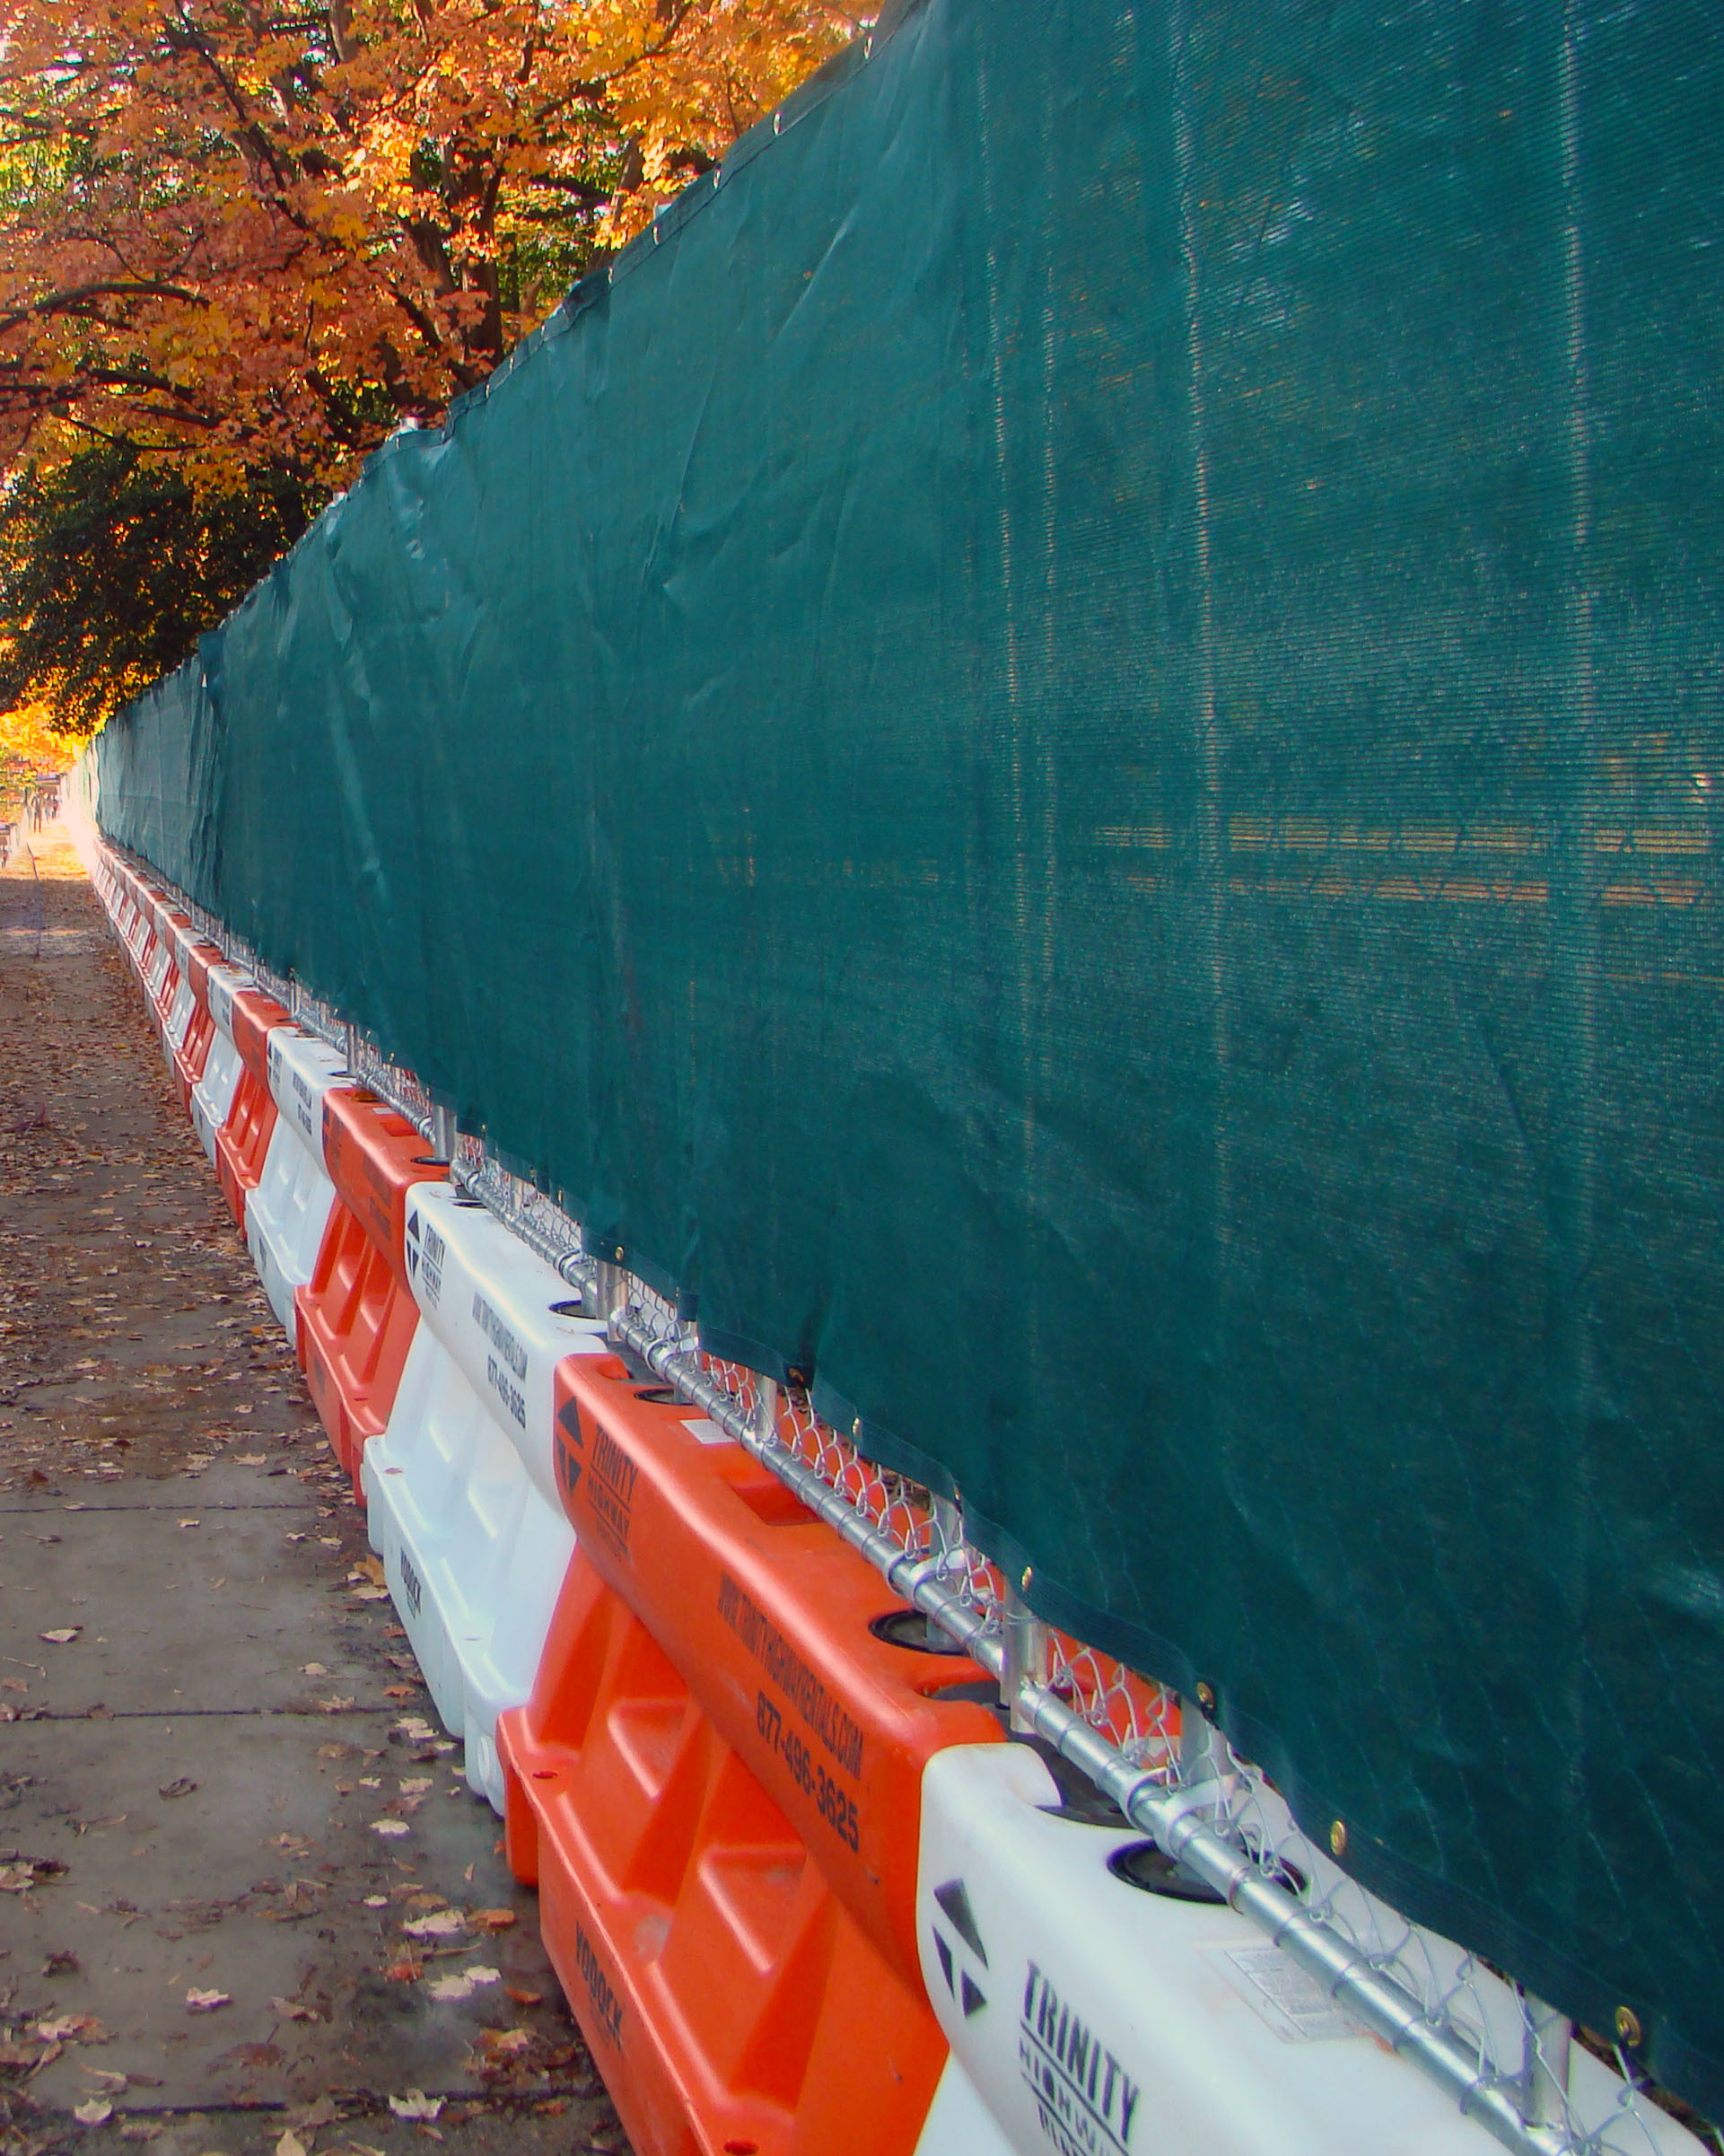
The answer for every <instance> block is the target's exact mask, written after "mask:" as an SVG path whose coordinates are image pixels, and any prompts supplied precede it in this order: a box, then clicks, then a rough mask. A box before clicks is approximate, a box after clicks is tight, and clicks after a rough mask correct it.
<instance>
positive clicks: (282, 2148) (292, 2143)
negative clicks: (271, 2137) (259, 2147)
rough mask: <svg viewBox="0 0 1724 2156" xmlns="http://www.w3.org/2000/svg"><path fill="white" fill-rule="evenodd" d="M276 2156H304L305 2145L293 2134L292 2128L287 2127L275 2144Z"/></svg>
mask: <svg viewBox="0 0 1724 2156" xmlns="http://www.w3.org/2000/svg"><path fill="white" fill-rule="evenodd" d="M276 2156H305V2143H303V2142H302V2140H301V2139H300V2137H299V2135H298V2134H295V2133H294V2131H293V2127H292V2126H289V2127H288V2129H287V2131H286V2133H284V2134H283V2135H282V2137H281V2139H280V2140H279V2141H278V2142H277V2143H276Z"/></svg>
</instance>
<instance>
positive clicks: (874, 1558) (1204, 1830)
mask: <svg viewBox="0 0 1724 2156" xmlns="http://www.w3.org/2000/svg"><path fill="white" fill-rule="evenodd" d="M564 1277H565V1278H566V1277H568V1275H564ZM609 1331H610V1335H611V1337H612V1338H613V1339H614V1340H616V1341H617V1342H619V1343H620V1344H621V1345H623V1346H625V1347H627V1348H628V1349H630V1350H631V1352H632V1353H634V1354H635V1355H637V1356H638V1357H639V1358H640V1360H641V1361H642V1362H643V1363H645V1364H646V1366H647V1368H648V1369H649V1370H651V1371H652V1373H653V1375H654V1376H655V1377H660V1378H662V1379H663V1380H665V1382H666V1383H667V1384H669V1385H672V1386H674V1387H675V1388H676V1389H677V1390H678V1392H679V1393H681V1394H682V1396H683V1397H684V1398H685V1399H687V1401H688V1403H689V1404H690V1406H691V1407H698V1408H699V1409H700V1410H701V1412H702V1414H703V1415H707V1416H708V1417H709V1418H710V1419H711V1420H712V1421H713V1422H714V1423H716V1424H718V1425H719V1427H720V1428H721V1429H722V1431H723V1432H724V1433H725V1434H726V1436H728V1437H731V1438H734V1439H735V1440H736V1442H737V1443H738V1444H739V1445H741V1446H742V1447H744V1449H745V1450H748V1452H751V1453H752V1454H753V1455H754V1457H755V1458H756V1459H758V1460H760V1461H761V1462H762V1463H763V1464H764V1465H765V1466H766V1467H768V1468H771V1469H772V1471H773V1473H774V1475H776V1476H777V1477H779V1479H780V1481H782V1482H783V1483H784V1484H786V1485H787V1486H789V1487H790V1488H791V1489H792V1491H794V1493H795V1494H796V1495H797V1496H798V1497H800V1498H801V1501H802V1503H804V1504H805V1505H807V1506H808V1508H809V1511H810V1512H814V1513H816V1514H817V1515H818V1517H819V1518H820V1519H822V1520H824V1521H826V1523H827V1526H828V1527H830V1528H832V1529H834V1530H835V1531H836V1533H837V1534H839V1535H840V1536H842V1537H843V1538H844V1541H845V1542H847V1543H848V1544H849V1545H850V1547H852V1548H853V1550H855V1551H857V1552H858V1553H859V1555H861V1556H863V1557H865V1558H866V1559H867V1560H868V1562H869V1563H870V1564H872V1565H873V1566H874V1568H875V1570H876V1571H877V1572H879V1573H880V1574H881V1575H882V1576H883V1577H884V1579H885V1581H886V1583H887V1585H888V1587H890V1588H891V1589H892V1590H893V1591H894V1592H895V1593H897V1594H900V1595H902V1596H903V1597H904V1599H905V1600H906V1601H907V1602H909V1603H911V1604H912V1605H913V1606H914V1607H915V1608H917V1609H919V1610H921V1611H922V1612H923V1615H924V1616H925V1617H929V1618H930V1619H931V1620H932V1622H933V1623H934V1624H936V1625H938V1626H940V1628H941V1631H942V1632H944V1633H946V1634H947V1635H949V1636H950V1638H952V1639H954V1640H955V1641H957V1643H958V1645H960V1646H961V1647H963V1648H964V1649H965V1651H966V1652H967V1653H968V1654H969V1655H970V1657H971V1659H972V1660H973V1661H976V1662H979V1663H980V1664H981V1666H982V1668H983V1669H985V1670H986V1671H987V1672H988V1674H989V1676H990V1677H992V1678H994V1679H995V1681H996V1682H998V1681H999V1680H1000V1679H1001V1678H1002V1677H1003V1676H1004V1673H1005V1648H1004V1643H1003V1642H1002V1640H1001V1639H1000V1637H999V1635H997V1634H993V1633H990V1632H989V1631H988V1630H987V1620H986V1619H985V1617H982V1616H981V1615H980V1614H979V1613H978V1612H977V1611H976V1609H974V1608H971V1607H970V1606H969V1605H968V1604H967V1603H966V1602H964V1601H963V1600H961V1599H960V1598H959V1597H958V1596H957V1595H956V1594H954V1593H953V1592H952V1591H951V1590H950V1588H949V1587H947V1586H945V1585H944V1584H943V1582H941V1577H940V1574H941V1570H942V1560H941V1557H940V1556H937V1555H930V1556H916V1555H915V1554H913V1553H912V1552H910V1551H907V1550H906V1549H905V1548H904V1547H903V1546H902V1545H901V1544H900V1543H898V1542H897V1541H896V1540H895V1539H894V1538H893V1537H891V1536H890V1535H888V1534H886V1533H884V1532H883V1531H882V1530H881V1529H879V1528H877V1527H875V1526H873V1525H872V1524H871V1522H870V1521H867V1520H866V1519H865V1518H864V1517H863V1516H862V1514H861V1513H860V1512H857V1511H856V1510H855V1508H854V1507H853V1505H852V1504H851V1503H849V1501H848V1500H847V1499H846V1498H844V1496H843V1495H842V1494H840V1493H839V1492H838V1491H836V1490H835V1489H834V1488H833V1487H832V1486H831V1485H830V1484H829V1483H827V1482H825V1481H823V1480H822V1478H821V1477H819V1476H818V1474H816V1472H815V1471H814V1469H813V1468H810V1467H809V1466H807V1465H806V1463H805V1462H803V1461H802V1460H800V1459H797V1458H796V1456H795V1455H794V1454H793V1453H792V1452H791V1451H790V1450H788V1449H787V1448H786V1447H785V1446H783V1445H782V1444H780V1443H779V1442H777V1441H776V1440H775V1439H773V1438H771V1437H768V1436H767V1435H766V1433H764V1432H763V1431H762V1430H761V1428H760V1427H759V1425H758V1424H757V1422H756V1421H755V1420H754V1418H753V1417H752V1416H750V1415H745V1414H744V1413H743V1412H742V1410H741V1409H740V1408H739V1407H738V1406H737V1405H736V1402H735V1400H734V1399H733V1398H731V1395H730V1394H729V1393H728V1392H726V1391H725V1390H724V1389H723V1388H722V1386H720V1385H716V1384H714V1383H713V1380H712V1379H711V1378H710V1377H709V1376H707V1374H706V1372H704V1370H702V1369H701V1368H700V1366H699V1364H698V1363H695V1362H693V1361H692V1360H691V1356H690V1351H689V1350H688V1348H687V1346H686V1345H683V1344H681V1343H680V1342H678V1341H677V1340H676V1339H674V1338H668V1337H663V1336H661V1335H659V1334H655V1333H653V1332H652V1331H650V1330H649V1329H648V1328H647V1327H646V1326H644V1325H643V1324H642V1323H641V1322H640V1321H639V1320H638V1319H635V1318H634V1317H632V1316H631V1315H630V1314H629V1313H628V1312H627V1311H626V1310H617V1311H614V1312H612V1313H611V1314H610V1317H609ZM1017 1705H1018V1707H1019V1710H1020V1713H1022V1714H1023V1715H1024V1716H1025V1717H1026V1719H1027V1720H1028V1722H1029V1725H1030V1727H1031V1728H1032V1729H1033V1730H1034V1731H1035V1732H1036V1734H1037V1736H1038V1737H1041V1738H1043V1739H1044V1740H1046V1742H1048V1743H1050V1744H1052V1745H1053V1746H1054V1747H1055V1749H1056V1750H1057V1751H1058V1752H1059V1753H1060V1755H1061V1756H1062V1757H1063V1758H1066V1759H1069V1760H1070V1761H1071V1762H1072V1766H1076V1767H1078V1768H1079V1769H1080V1770H1081V1772H1082V1773H1083V1774H1084V1775H1087V1776H1088V1777H1089V1779H1090V1781H1091V1782H1093V1783H1094V1784H1095V1785H1096V1787H1097V1788H1098V1789H1099V1790H1100V1791H1101V1792H1103V1794H1104V1795H1106V1796H1107V1797H1109V1798H1111V1799H1112V1800H1113V1801H1114V1802H1115V1803H1116V1804H1117V1805H1118V1807H1119V1809H1120V1810H1121V1812H1122V1813H1123V1814H1124V1815H1125V1818H1126V1819H1129V1820H1130V1822H1131V1823H1132V1825H1133V1827H1137V1828H1138V1829H1139V1830H1140V1831H1141V1832H1142V1833H1143V1834H1145V1835H1147V1836H1149V1838H1150V1839H1151V1841H1153V1842H1154V1843H1155V1845H1156V1846H1157V1847H1158V1848H1160V1849H1161V1850H1162V1851H1164V1852H1165V1853H1166V1854H1167V1855H1168V1856H1169V1857H1170V1858H1172V1859H1174V1860H1175V1861H1176V1862H1178V1863H1181V1864H1183V1865H1185V1867H1186V1870H1187V1871H1192V1872H1195V1874H1196V1876H1197V1877H1198V1878H1199V1879H1201V1880H1203V1884H1204V1885H1205V1886H1207V1887H1212V1888H1213V1889H1214V1890H1215V1891H1216V1892H1217V1893H1218V1894H1220V1895H1221V1897H1223V1898H1224V1899H1225V1901H1226V1902H1227V1904H1228V1906H1229V1907H1230V1908H1232V1909H1234V1910H1236V1911H1238V1914H1239V1915H1242V1916H1245V1917H1247V1918H1249V1919H1250V1921H1251V1922H1252V1923H1254V1924H1256V1925H1257V1927H1258V1928H1259V1930H1261V1931H1263V1932H1264V1933H1266V1934H1267V1935H1268V1937H1269V1939H1270V1940H1271V1941H1272V1942H1273V1944H1274V1945H1275V1946H1277V1947H1279V1948H1280V1949H1281V1950H1282V1952H1283V1953H1284V1954H1286V1955H1287V1956H1288V1958H1289V1959H1290V1960H1291V1961H1293V1962H1295V1963H1297V1965H1298V1966H1299V1967H1300V1968H1302V1969H1304V1970H1305V1971H1306V1972H1307V1973H1308V1975H1309V1976H1314V1977H1315V1978H1316V1979H1317V1982H1318V1983H1319V1984H1321V1985H1322V1986H1323V1988H1324V1990H1325V1991H1326V1993H1327V1994H1328V1995H1329V1997H1330V1998H1332V1999H1333V2000H1334V2001H1335V2004H1336V2005H1337V2006H1338V2007H1340V2008H1341V2009H1342V2010H1343V2011H1344V2012H1345V2013H1347V2014H1348V2015H1350V2016H1351V2017H1352V2019H1353V2020H1357V2021H1358V2022H1360V2023H1361V2026H1363V2027H1364V2028H1365V2029H1369V2030H1370V2033H1371V2034H1372V2035H1373V2036H1376V2037H1379V2038H1382V2040H1383V2041H1384V2042H1385V2043H1386V2044H1387V2045H1388V2046H1389V2047H1390V2049H1391V2050H1393V2051H1395V2052H1396V2053H1397V2054H1399V2055H1402V2056H1403V2057H1405V2058H1408V2059H1410V2060H1412V2061H1413V2064H1416V2065H1417V2066H1419V2067H1420V2068H1421V2069H1422V2071H1423V2072H1424V2073H1426V2074H1428V2075H1429V2076H1430V2078H1431V2080H1432V2081H1434V2082H1436V2083H1437V2084H1438V2085H1439V2087H1440V2088H1441V2089H1443V2090H1446V2091H1447V2093H1448V2095H1449V2096H1450V2097H1452V2098H1453V2099H1454V2100H1455V2101H1456V2103H1457V2105H1458V2106H1459V2108H1460V2110H1461V2111H1462V2113H1463V2114H1464V2115H1465V2116H1466V2117H1470V2118H1475V2119H1476V2120H1477V2121H1478V2122H1479V2124H1480V2125H1482V2126H1483V2127H1484V2128H1485V2130H1486V2131H1487V2132H1488V2133H1490V2134H1492V2136H1493V2137H1494V2138H1495V2139H1496V2140H1497V2141H1499V2142H1501V2144H1502V2145H1503V2147H1504V2148H1506V2149H1512V2150H1514V2151H1516V2152H1518V2156H1570V2152H1572V2151H1573V2150H1574V2148H1575V2145H1576V2144H1575V2143H1574V2140H1573V2137H1572V2135H1571V2134H1568V2133H1566V2132H1564V2131H1562V2130H1561V2129H1560V2128H1558V2127H1556V2126H1554V2125H1533V2124H1531V2123H1530V2122H1529V2121H1528V2120H1527V2117H1525V2115H1524V2114H1523V2112H1522V2111H1521V2109H1520V2107H1519V2105H1518V2102H1517V2101H1516V2100H1515V2090H1514V2088H1513V2087H1512V2085H1510V2084H1507V2083H1505V2082H1503V2081H1502V2080H1501V2078H1500V2077H1498V2076H1496V2075H1493V2074H1492V2073H1490V2072H1488V2071H1487V2069H1486V2068H1485V2066H1484V2064H1483V2060H1482V2057H1481V2055H1480V2054H1479V2053H1477V2052H1475V2051H1473V2050H1471V2049H1469V2048H1468V2046H1466V2044H1464V2043H1462V2042H1460V2041H1459V2040H1458V2039H1457V2038H1455V2037H1454V2036H1452V2035H1450V2034H1449V2032H1448V2030H1447V2029H1444V2028H1443V2027H1442V2026H1440V2024H1439V2023H1436V2022H1434V2021H1432V2020H1431V2018H1430V2016H1429V2015H1428V2014H1427V2013H1426V2011H1425V2010H1424V2007H1423V2006H1422V2003H1420V2001H1419V2000H1417V1999H1416V1998H1415V1997H1414V1996H1413V1994H1412V1993H1411V1992H1410V1991H1408V1990H1406V1989H1405V1986H1404V1985H1399V1984H1397V1983H1396V1981H1395V1980H1394V1978H1393V1977H1391V1976H1386V1975H1385V1974H1384V1973H1383V1971H1382V1970H1380V1969H1378V1968H1375V1967H1374V1966H1373V1965H1372V1963H1371V1962H1370V1959H1368V1958H1367V1957H1366V1956H1365V1955H1363V1954H1361V1952H1360V1951H1359V1950H1358V1949H1357V1948H1356V1947H1354V1946H1352V1945H1351V1944H1349V1942H1348V1941H1346V1940H1344V1939H1343V1938H1342V1937H1341V1936H1340V1934H1339V1933H1336V1932H1335V1931H1334V1930H1332V1929H1331V1927H1330V1926H1329V1925H1327V1924H1325V1923H1323V1922H1322V1920H1321V1919H1320V1918H1318V1917H1316V1916H1313V1915H1311V1913H1310V1911H1309V1910H1308V1909H1307V1908H1306V1907H1305V1906H1304V1905H1303V1904H1302V1903H1301V1902H1300V1900H1299V1899H1298V1897H1296V1896H1294V1895H1292V1894H1290V1893H1289V1892H1288V1891H1287V1889H1286V1888H1284V1887H1282V1886H1278V1885H1277V1884H1276V1883H1275V1881H1274V1880H1272V1879H1270V1878H1268V1877H1266V1876H1265V1873H1264V1872H1263V1871H1260V1870H1259V1868H1258V1866H1257V1864H1256V1861H1255V1859H1253V1858H1252V1857H1251V1856H1249V1855H1248V1854H1244V1853H1242V1852H1241V1851H1240V1850H1238V1848H1236V1847H1235V1846H1234V1845H1233V1844H1232V1843H1230V1842H1229V1841H1228V1840H1227V1839H1226V1838H1225V1837H1224V1836H1221V1835H1220V1834H1217V1833H1216V1831H1215V1830H1214V1828H1213V1827H1210V1826H1207V1825H1206V1824H1205V1823H1204V1822H1203V1820H1202V1819H1200V1818H1197V1817H1195V1816H1194V1814H1193V1813H1192V1812H1191V1811H1190V1810H1187V1809H1186V1802H1185V1801H1181V1798H1180V1797H1179V1796H1177V1795H1175V1796H1169V1795H1168V1793H1166V1792H1165V1791H1164V1789H1163V1787H1162V1785H1161V1784H1160V1781H1159V1780H1158V1779H1157V1777H1156V1775H1154V1774H1153V1773H1151V1772H1149V1771H1147V1770H1145V1769H1144V1768H1142V1767H1140V1766H1133V1764H1132V1762H1131V1761H1130V1760H1129V1759H1127V1758H1126V1757H1125V1754H1124V1753H1123V1752H1122V1751H1121V1750H1120V1748H1118V1746H1117V1745H1115V1744H1113V1743H1111V1742H1110V1741H1109V1740H1107V1738H1106V1737H1104V1736H1103V1735H1102V1734H1101V1733H1100V1731H1098V1730H1096V1729H1095V1728H1093V1727H1092V1726H1091V1725H1090V1723H1089V1722H1085V1721H1084V1720H1083V1718H1082V1716H1081V1715H1079V1714H1075V1713H1072V1709H1071V1708H1070V1707H1068V1706H1067V1705H1065V1703H1064V1702H1063V1700H1061V1699H1059V1698H1057V1697H1056V1696H1055V1694H1054V1693H1053V1692H1051V1691H1050V1690H1049V1689H1048V1688H1047V1687H1046V1686H1045V1685H1030V1686H1028V1687H1026V1689H1025V1691H1024V1692H1023V1693H1022V1695H1021V1696H1020V1698H1019V1700H1018V1702H1017ZM1187 1801H1188V1799H1187Z"/></svg>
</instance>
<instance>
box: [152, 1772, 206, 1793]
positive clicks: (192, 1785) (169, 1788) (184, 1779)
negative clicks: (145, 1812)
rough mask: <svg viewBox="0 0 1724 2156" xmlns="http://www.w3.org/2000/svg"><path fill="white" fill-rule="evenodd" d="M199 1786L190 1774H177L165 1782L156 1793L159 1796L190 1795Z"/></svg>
mask: <svg viewBox="0 0 1724 2156" xmlns="http://www.w3.org/2000/svg"><path fill="white" fill-rule="evenodd" d="M196 1788H197V1783H196V1782H194V1781H193V1780H192V1778H191V1776H190V1775H175V1776H174V1778H173V1780H172V1781H171V1782H164V1783H163V1784H162V1786H161V1788H160V1789H159V1790H157V1792H155V1793H156V1794H157V1796H159V1797H188V1796H190V1794H191V1792H192V1791H193V1790H195V1789H196Z"/></svg>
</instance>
